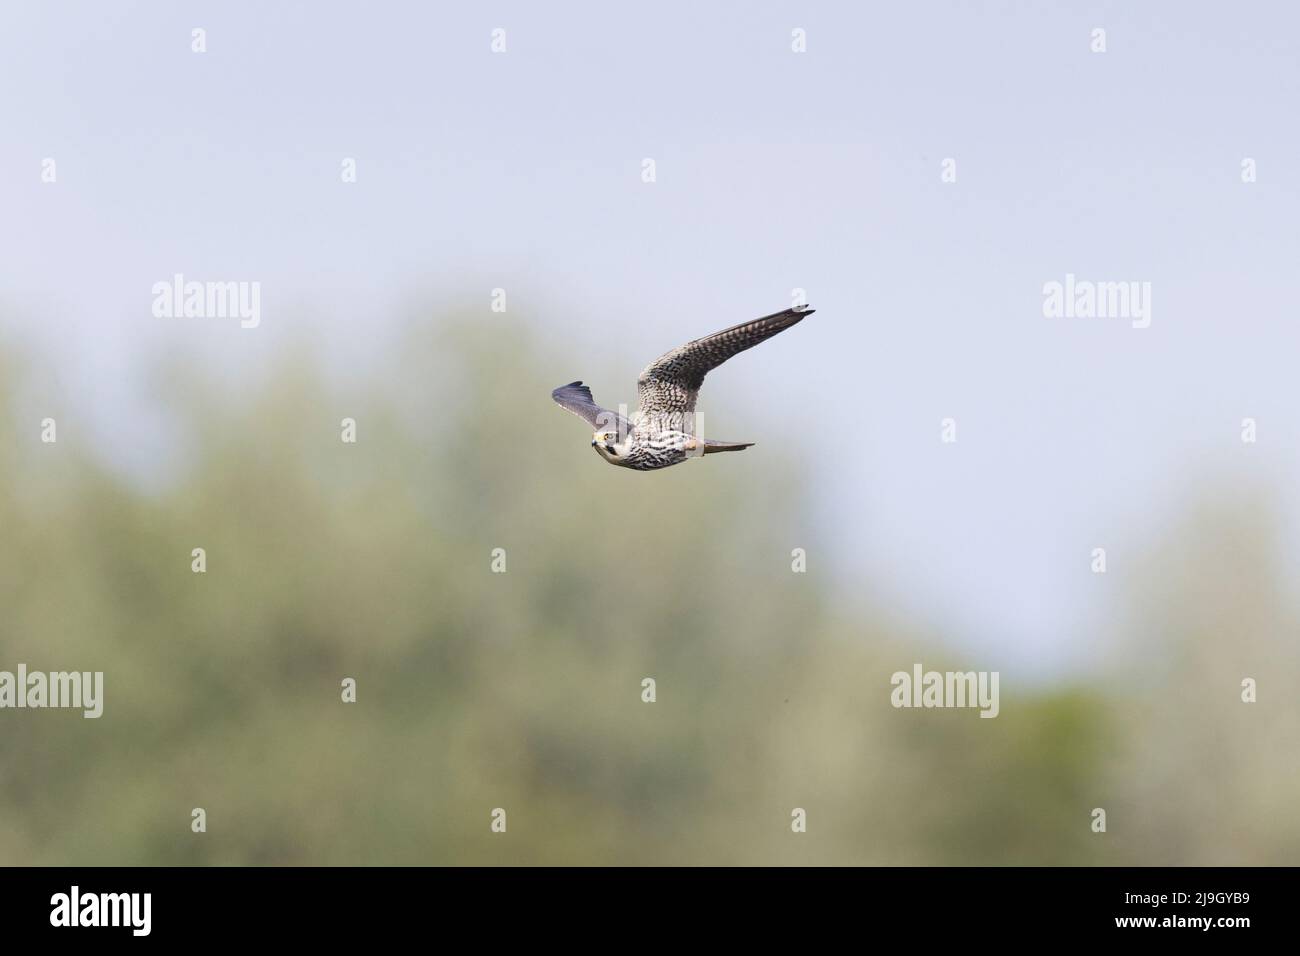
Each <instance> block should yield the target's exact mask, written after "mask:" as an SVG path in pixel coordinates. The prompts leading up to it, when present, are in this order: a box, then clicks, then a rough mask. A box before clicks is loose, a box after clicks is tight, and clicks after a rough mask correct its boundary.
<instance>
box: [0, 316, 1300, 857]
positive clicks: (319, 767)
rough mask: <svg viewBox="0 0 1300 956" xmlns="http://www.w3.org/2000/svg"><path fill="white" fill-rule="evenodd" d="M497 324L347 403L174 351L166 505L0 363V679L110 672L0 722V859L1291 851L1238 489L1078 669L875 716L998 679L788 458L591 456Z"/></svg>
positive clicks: (377, 381) (337, 395)
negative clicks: (857, 554)
mask: <svg viewBox="0 0 1300 956" xmlns="http://www.w3.org/2000/svg"><path fill="white" fill-rule="evenodd" d="M494 326H495V327H494V328H493V329H492V330H491V332H488V331H487V330H485V329H484V328H483V327H482V324H481V323H476V322H468V321H467V322H457V323H450V324H446V325H443V324H432V325H429V326H424V327H422V328H421V330H419V331H415V332H412V334H411V336H410V338H409V340H408V341H407V342H405V343H403V347H402V348H401V349H400V350H399V351H398V354H397V355H396V356H395V357H394V358H393V360H392V361H391V363H390V365H389V367H387V368H386V369H385V370H384V374H382V375H373V376H370V377H367V378H366V379H365V380H364V381H354V382H351V383H347V382H340V381H337V379H338V376H334V379H335V381H333V382H331V381H330V376H329V375H328V374H327V373H326V372H325V371H323V370H322V369H323V366H321V365H320V364H319V363H317V362H315V361H313V360H312V359H310V358H293V357H286V358H285V359H284V360H283V361H282V362H281V363H280V364H279V365H278V366H277V367H276V369H275V372H274V374H273V375H271V376H270V377H269V378H268V379H267V380H266V382H265V384H264V386H262V387H260V388H259V389H257V390H256V391H255V392H254V393H253V394H251V395H247V394H245V391H246V387H247V383H246V382H243V381H241V382H239V383H238V387H236V383H234V382H232V381H222V380H221V377H220V376H219V375H217V374H215V373H205V372H203V371H202V370H200V369H195V368H192V367H188V366H177V367H174V368H169V369H167V370H165V371H167V373H168V374H167V376H166V377H164V378H162V379H160V382H159V385H158V394H157V396H156V398H157V401H158V402H159V404H160V407H165V408H167V409H169V410H170V413H171V414H173V415H174V416H175V418H176V420H177V422H178V423H179V425H180V428H179V429H178V434H180V435H182V436H184V440H183V442H182V447H180V448H178V449H177V458H178V460H179V461H180V462H181V463H182V467H181V472H180V474H179V476H178V477H177V478H176V479H175V480H174V481H170V482H168V483H166V487H165V490H163V491H156V490H155V491H149V490H142V489H140V488H137V487H135V484H134V483H133V482H131V481H130V480H128V479H124V478H122V477H120V476H118V475H117V474H116V473H115V472H113V471H112V470H111V469H108V468H106V467H105V466H104V465H102V464H101V463H100V462H99V461H98V460H97V458H96V456H95V455H93V454H92V453H91V452H90V451H89V450H87V448H86V447H85V442H84V440H82V438H81V436H79V434H78V428H77V423H76V421H75V420H74V419H70V418H67V417H65V418H64V419H62V420H60V422H59V428H60V440H59V442H58V443H57V444H55V445H45V444H42V443H41V442H40V440H39V428H38V427H37V424H36V421H38V420H39V419H35V420H33V419H31V418H30V416H25V417H24V415H20V412H19V407H20V405H21V404H22V403H21V401H20V393H21V391H22V389H23V387H24V386H23V379H22V378H21V377H20V376H19V369H18V364H19V363H18V362H17V360H16V359H14V358H13V357H12V356H11V357H10V358H9V359H8V360H7V362H5V363H3V370H4V373H5V374H4V376H3V380H4V385H3V387H2V388H3V390H0V540H2V541H3V548H2V549H0V608H3V612H4V613H3V618H0V668H3V669H10V670H12V669H14V668H15V667H16V665H17V664H18V663H19V662H23V663H26V664H28V665H29V666H30V667H32V668H39V669H47V670H61V669H76V670H102V671H104V672H105V687H106V690H105V712H104V716H103V717H102V718H101V719H99V720H86V719H83V718H82V717H81V715H80V713H79V712H75V711H30V710H25V711H14V710H7V711H0V862H3V863H6V864H33V863H34V864H92V865H99V864H344V863H359V864H499V863H517V864H669V863H686V864H709V863H712V864H754V863H772V864H914V863H941V864H987V863H992V864H1015V863H1047V864H1059V863H1081V864H1096V863H1139V864H1141V863H1295V862H1297V859H1298V858H1300V823H1298V815H1297V809H1296V808H1297V806H1298V805H1300V801H1298V800H1297V797H1300V760H1297V753H1300V746H1298V744H1300V729H1298V728H1300V721H1298V720H1297V713H1298V711H1297V702H1296V690H1295V688H1296V686H1297V685H1296V678H1297V676H1298V675H1297V674H1296V669H1297V667H1296V655H1295V646H1296V645H1295V642H1296V635H1297V633H1300V631H1298V630H1297V623H1298V622H1297V616H1296V613H1295V609H1294V606H1293V603H1292V600H1291V595H1290V594H1288V593H1286V590H1285V588H1283V587H1282V586H1281V582H1279V580H1278V575H1277V571H1276V567H1275V566H1274V565H1273V564H1272V563H1271V562H1272V560H1273V559H1272V558H1271V557H1270V556H1271V555H1272V553H1273V551H1274V550H1275V549H1276V547H1277V542H1275V541H1273V540H1272V538H1271V536H1270V534H1269V530H1268V529H1269V521H1268V514H1267V509H1266V508H1263V507H1262V506H1254V505H1247V506H1245V507H1244V508H1239V507H1236V506H1233V505H1231V504H1229V505H1227V506H1224V508H1222V509H1220V510H1218V511H1215V510H1213V509H1211V511H1209V512H1207V513H1198V514H1194V515H1191V516H1189V518H1188V522H1187V525H1186V527H1185V528H1184V529H1183V530H1182V531H1180V532H1177V534H1176V535H1175V537H1174V539H1173V540H1171V541H1169V542H1165V543H1163V544H1162V543H1156V544H1154V545H1152V547H1151V548H1149V549H1148V553H1149V554H1150V567H1149V568H1148V569H1147V572H1148V573H1147V574H1144V575H1143V576H1142V578H1141V580H1142V582H1143V586H1142V587H1141V589H1140V590H1138V591H1137V592H1136V593H1134V594H1133V595H1132V599H1131V601H1130V602H1129V603H1130V605H1131V608H1132V613H1131V615H1129V617H1128V619H1126V620H1124V621H1122V622H1116V631H1115V633H1114V634H1111V635H1108V636H1107V638H1106V641H1107V642H1109V644H1110V645H1113V647H1114V648H1118V649H1119V650H1117V651H1111V652H1107V653H1106V659H1107V660H1111V661H1113V663H1111V664H1110V665H1108V666H1107V667H1105V668H1100V669H1099V670H1098V671H1097V672H1096V673H1090V674H1088V675H1081V676H1080V677H1079V679H1078V680H1077V681H1073V682H1068V683H1059V682H1058V683H1057V684H1055V685H1053V686H1048V687H1040V686H1037V685H1035V684H1033V683H1032V682H1027V681H1024V680H1020V679H1018V676H1017V675H1016V674H1015V673H1011V672H1008V671H1007V670H1006V669H1003V673H1002V682H1001V690H1002V699H1001V715H1000V716H999V717H998V718H997V719H995V720H982V719H979V718H978V717H977V715H976V712H974V711H971V710H964V711H951V710H950V711H914V710H913V711H909V710H894V709H893V708H892V707H891V706H890V704H889V691H890V686H889V678H890V675H891V674H892V673H893V672H894V671H895V670H899V669H904V670H906V669H909V668H910V667H911V664H912V663H913V662H914V661H921V662H923V663H924V664H925V666H926V667H927V668H936V669H963V670H965V669H997V668H996V667H990V666H988V665H978V664H975V663H973V662H971V661H968V660H962V659H961V658H959V657H958V656H957V655H955V654H954V653H953V652H952V651H951V650H948V649H946V647H947V642H945V641H944V640H942V639H941V638H942V637H943V635H932V634H921V633H916V632H914V631H913V630H912V629H911V628H909V626H908V624H907V622H905V621H899V620H897V619H896V618H894V617H890V616H888V615H885V614H884V613H881V612H877V611H875V610H873V609H872V608H871V607H870V606H866V607H864V606H863V602H862V600H861V599H860V597H857V596H849V595H844V594H841V593H837V592H836V591H835V590H834V589H833V588H832V587H831V586H830V585H829V584H828V583H826V576H825V575H820V574H818V573H817V570H818V568H817V563H818V561H820V560H821V559H822V556H823V555H825V554H827V553H828V550H829V549H828V548H827V547H826V542H825V541H824V540H823V539H824V537H825V534H824V533H819V529H818V528H816V527H815V526H814V525H813V524H812V522H811V520H810V518H809V506H810V503H811V496H812V495H814V494H815V493H816V490H815V488H814V487H812V486H811V484H810V480H809V477H808V476H806V475H805V474H804V473H803V471H802V469H801V462H800V460H799V458H798V457H797V454H796V453H797V451H798V449H787V450H783V444H782V442H781V441H780V440H779V439H778V438H777V437H776V436H770V435H767V436H764V439H765V440H763V441H760V444H759V445H758V446H757V448H755V449H753V450H751V451H748V452H746V453H744V454H743V455H729V456H718V457H717V458H715V459H709V460H708V461H707V462H690V463H687V464H685V465H682V466H679V467H677V468H673V469H669V470H668V471H665V472H662V473H657V474H649V475H647V474H639V473H633V472H629V471H625V470H622V469H615V468H612V467H609V466H607V465H605V464H604V463H602V462H600V461H598V460H597V458H596V456H595V455H594V453H591V452H590V451H589V449H588V446H587V442H588V438H587V435H586V433H585V431H584V426H583V425H582V424H581V423H580V422H578V421H577V420H576V419H574V418H572V417H570V416H569V415H567V414H565V413H564V412H562V411H561V410H559V409H558V408H556V407H555V406H553V405H552V404H551V402H550V400H549V397H548V393H549V390H550V388H551V387H553V386H554V385H557V384H559V383H561V382H564V381H568V380H570V379H571V378H573V377H575V374H574V373H575V372H576V373H577V374H581V372H582V370H581V369H577V370H575V369H574V368H572V367H571V366H569V365H564V364H560V363H558V362H555V361H554V360H553V359H552V357H550V356H548V355H547V354H546V350H545V349H544V348H542V347H540V346H538V345H537V344H536V343H535V342H530V340H529V337H528V336H527V335H526V333H525V332H524V330H523V329H522V328H520V327H513V328H511V329H510V330H509V331H510V333H511V334H503V330H502V329H501V328H500V321H499V317H494ZM597 394H598V395H600V393H599V392H598V393H597ZM602 397H604V396H602ZM724 407H725V406H724ZM710 410H711V411H716V410H717V406H711V409H710ZM344 417H353V418H355V419H356V420H357V422H358V429H359V440H358V442H357V443H356V444H355V445H349V444H345V443H343V442H342V441H340V437H339V432H340V421H341V419H343V418H344ZM196 547H202V548H205V549H206V552H207V561H208V570H207V573H206V574H195V573H192V572H191V569H190V562H191V557H190V552H191V549H193V548H196ZM794 547H803V548H806V549H808V551H809V554H810V555H811V556H812V558H811V560H810V567H809V573H806V574H794V573H791V567H790V562H791V549H792V548H794ZM494 548H504V549H505V551H506V560H507V569H508V570H507V571H506V573H504V574H498V573H492V571H491V569H490V562H491V552H492V549H494ZM1225 548H1226V549H1227V550H1226V551H1225ZM1147 585H1150V586H1147ZM1050 639H1051V638H1050V635H1044V640H1050ZM1101 643H1102V642H1101V640H1100V638H1099V645H1100V644H1101ZM1099 653H1101V652H1100V651H1099ZM1248 675H1249V676H1254V677H1256V678H1257V679H1259V680H1260V681H1261V692H1260V695H1261V702H1260V703H1258V704H1255V705H1244V704H1242V703H1240V702H1239V697H1238V695H1239V687H1238V684H1239V681H1240V679H1241V677H1242V676H1248ZM344 677H353V678H355V679H356V681H357V685H358V701H357V703H355V704H345V703H343V702H342V701H341V699H340V682H341V680H342V679H343V678H344ZM644 677H653V678H654V679H655V680H656V681H657V693H658V700H657V701H656V702H655V703H653V704H647V703H643V702H642V700H641V680H642V678H644ZM1098 806H1100V807H1105V808H1107V811H1108V815H1109V818H1108V831H1109V832H1108V833H1106V834H1104V835H1098V834H1094V833H1092V832H1091V830H1090V822H1091V817H1090V813H1091V811H1092V808H1094V807H1098ZM194 807H203V808H204V809H205V810H206V812H207V815H208V832H206V833H203V834H195V833H192V832H191V829H190V811H191V808H194ZM495 807H502V808H505V809H506V811H507V814H508V832H507V833H506V834H505V835H496V834H492V833H491V832H490V830H489V823H490V813H491V811H492V809H493V808H495ZM795 807H802V808H805V809H806V810H807V813H808V832H807V833H805V834H798V835H796V834H793V833H791V830H790V814H791V810H792V809H793V808H795Z"/></svg>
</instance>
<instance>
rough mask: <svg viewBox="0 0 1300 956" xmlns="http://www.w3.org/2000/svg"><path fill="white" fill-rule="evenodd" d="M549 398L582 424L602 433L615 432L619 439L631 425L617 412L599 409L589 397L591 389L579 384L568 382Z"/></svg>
mask: <svg viewBox="0 0 1300 956" xmlns="http://www.w3.org/2000/svg"><path fill="white" fill-rule="evenodd" d="M551 398H553V399H555V403H556V404H557V405H559V406H560V407H561V408H565V409H568V410H569V411H571V412H573V414H575V415H577V416H578V417H579V418H581V419H582V420H583V421H584V422H587V423H588V424H589V425H591V427H592V428H595V429H599V430H602V431H611V432H612V431H617V432H618V434H619V437H620V438H622V437H623V436H625V435H626V434H627V433H628V431H629V429H631V427H632V426H631V424H630V423H629V422H628V420H627V419H626V418H624V417H623V416H622V415H620V414H619V413H618V412H611V411H610V410H609V409H608V408H601V407H600V406H599V405H597V404H596V400H595V399H594V398H592V397H591V389H589V388H588V387H587V386H586V385H583V384H582V383H581V382H570V383H569V384H568V385H561V386H560V387H559V388H557V389H555V390H554V391H552V392H551Z"/></svg>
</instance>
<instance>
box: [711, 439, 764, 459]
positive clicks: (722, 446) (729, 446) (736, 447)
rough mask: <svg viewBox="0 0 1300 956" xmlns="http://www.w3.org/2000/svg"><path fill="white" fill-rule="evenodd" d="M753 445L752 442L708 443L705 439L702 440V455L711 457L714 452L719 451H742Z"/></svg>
mask: <svg viewBox="0 0 1300 956" xmlns="http://www.w3.org/2000/svg"><path fill="white" fill-rule="evenodd" d="M753 444H754V443H753V442H752V441H744V442H740V441H710V440H709V439H707V438H706V439H705V440H704V454H706V455H712V454H713V453H714V452H719V451H744V450H745V449H746V448H749V447H751V446H752V445H753Z"/></svg>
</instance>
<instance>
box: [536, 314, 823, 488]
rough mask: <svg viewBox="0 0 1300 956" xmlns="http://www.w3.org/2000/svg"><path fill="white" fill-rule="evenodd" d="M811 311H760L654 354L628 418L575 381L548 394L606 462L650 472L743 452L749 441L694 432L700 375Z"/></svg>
mask: <svg viewBox="0 0 1300 956" xmlns="http://www.w3.org/2000/svg"><path fill="white" fill-rule="evenodd" d="M813 311H814V310H813V309H809V308H807V307H804V308H798V309H786V310H785V311H784V312H777V313H775V314H773V315H765V316H763V317H762V318H761V319H752V320H750V321H749V322H742V323H740V325H733V326H732V327H731V328H729V329H723V330H722V331H721V332H714V333H713V334H712V335H706V336H705V337H704V338H702V339H696V340H695V341H694V342H687V343H686V344H685V345H683V346H681V347H680V348H675V349H673V350H672V351H671V352H668V353H666V354H664V355H661V356H659V358H657V359H655V360H654V361H653V362H651V363H650V364H649V365H647V366H646V367H645V369H644V370H642V372H641V375H640V377H639V378H638V379H637V380H636V385H637V394H638V399H639V403H640V407H639V408H638V409H637V412H636V414H635V415H633V416H632V418H631V420H629V419H626V418H624V417H623V416H622V415H620V414H618V413H617V412H612V411H610V410H609V409H606V408H601V407H600V406H599V405H597V404H596V402H595V400H594V399H593V398H592V397H591V389H589V388H588V387H587V386H586V385H583V384H582V383H581V382H570V383H569V384H568V385H561V386H560V387H559V388H557V389H555V391H553V392H551V398H553V399H555V401H556V403H558V404H559V405H560V406H561V407H563V408H566V409H568V410H569V411H571V412H573V414H575V415H577V416H578V417H579V418H581V419H582V420H583V421H585V422H587V423H588V424H590V425H591V427H592V428H594V429H596V433H595V434H594V435H593V436H592V439H591V447H592V448H594V449H596V453H597V454H598V455H600V457H601V458H603V459H605V460H606V461H607V462H609V463H610V464H611V465H619V466H621V467H623V468H635V469H636V470H637V471H654V470H655V469H657V468H667V467H668V466H669V465H676V464H678V463H679V462H683V461H685V460H686V459H688V458H697V457H699V456H701V455H711V454H713V453H714V452H720V451H743V450H744V449H746V448H748V447H749V446H750V445H752V444H754V443H753V442H730V441H714V440H712V439H707V438H702V437H700V436H699V435H698V434H697V431H698V430H697V429H696V428H695V399H696V397H697V396H698V395H699V393H700V386H701V385H703V384H704V376H705V375H706V374H708V372H709V371H710V370H712V369H715V368H717V367H718V366H719V365H721V364H722V363H723V362H725V361H726V360H727V359H729V358H731V357H732V356H733V355H735V354H736V353H738V352H743V351H745V349H749V348H753V347H754V346H755V345H757V344H758V343H759V342H762V341H763V340H764V339H770V338H771V337H772V336H774V335H776V334H777V333H778V332H784V331H785V330H786V329H788V328H790V326H792V325H794V324H795V323H797V322H799V321H801V320H802V319H803V318H804V316H807V315H812V313H813Z"/></svg>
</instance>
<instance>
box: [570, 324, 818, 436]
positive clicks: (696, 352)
mask: <svg viewBox="0 0 1300 956" xmlns="http://www.w3.org/2000/svg"><path fill="white" fill-rule="evenodd" d="M814 311H816V310H815V309H808V308H803V309H786V310H785V311H784V312H776V313H774V314H772V315H765V316H763V317H762V318H761V319H751V320H750V321H748V322H742V323H740V324H739V325H733V326H732V327H731V328H729V329H723V330H722V331H721V332H714V333H713V334H712V335H706V336H705V337H704V338H702V339H696V340H695V341H694V342H687V343H686V344H685V345H683V346H681V347H680V348H675V349H673V350H672V351H671V352H668V353H666V354H664V355H661V356H659V358H657V359H655V360H654V361H653V362H651V363H650V364H649V365H647V366H646V367H645V369H644V370H643V371H642V372H641V376H640V377H639V378H638V379H637V380H636V384H637V391H638V392H639V393H640V402H641V408H640V411H639V412H638V415H639V416H641V417H660V416H665V415H682V414H685V413H689V412H693V411H695V399H696V396H697V395H698V394H699V391H700V386H701V385H703V384H704V376H705V375H706V374H707V373H708V372H709V371H710V370H711V369H715V368H717V367H718V366H719V365H721V364H722V363H723V362H725V361H726V360H727V359H729V358H731V357H732V356H733V355H735V354H736V353H738V352H743V351H745V349H750V348H753V347H754V346H755V345H757V344H758V343H759V342H762V341H763V340H764V339H770V338H771V337H772V336H774V335H776V333H778V332H784V331H785V330H786V329H788V328H790V326H792V325H794V324H795V323H797V322H799V321H800V320H802V319H803V318H804V316H807V315H812V314H813V312H814ZM588 394H589V395H590V393H588ZM556 401H559V399H556Z"/></svg>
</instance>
